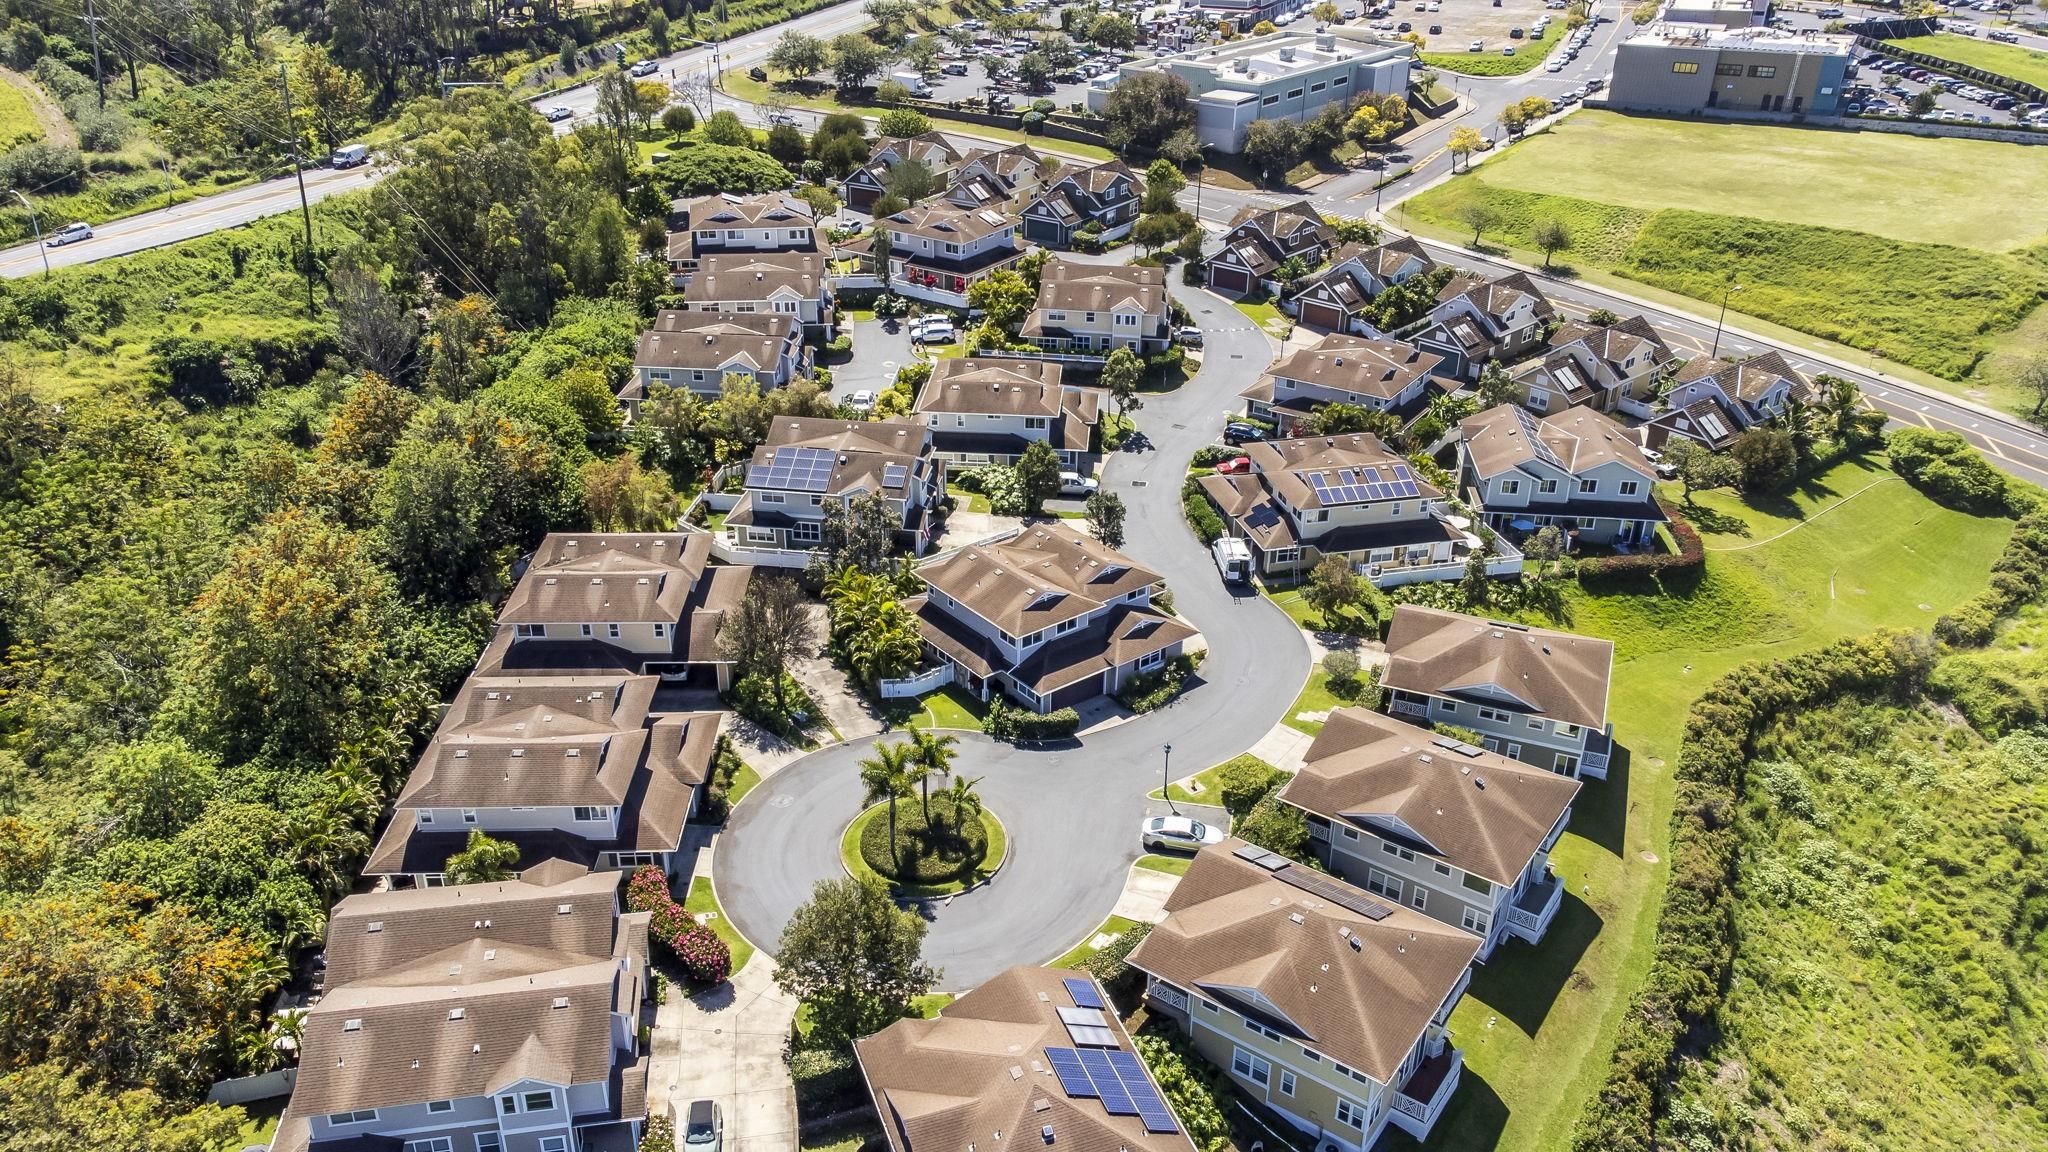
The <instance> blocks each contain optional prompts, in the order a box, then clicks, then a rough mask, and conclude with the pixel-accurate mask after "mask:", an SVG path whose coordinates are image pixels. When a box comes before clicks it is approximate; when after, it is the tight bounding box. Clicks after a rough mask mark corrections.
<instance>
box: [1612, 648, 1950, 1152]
mask: <svg viewBox="0 0 2048 1152" xmlns="http://www.w3.org/2000/svg"><path fill="white" fill-rule="evenodd" d="M1916 639H1917V638H1916V637H1914V636H1912V635H1910V634H1907V633H1903V632H1895V631H1893V632H1878V633H1874V634H1872V635H1869V636H1863V637H1854V638H1851V639H1847V640H1841V641H1837V642H1836V643H1834V644H1830V645H1828V646H1826V647H1824V648H1818V649H1815V650H1813V651H1811V652H1805V653H1801V654H1799V655H1797V656H1793V657H1789V658H1787V659H1784V660H1774V661H1758V662H1753V663H1750V664H1745V665H1743V666H1741V667H1739V668H1736V669H1734V670H1733V671H1731V672H1729V673H1728V674H1727V675H1725V676H1723V677H1721V678H1720V679H1719V680H1716V681H1715V682H1714V683H1713V684H1712V685H1710V686H1709V687H1708V688H1707V690H1706V692H1705V693H1703V694H1702V695H1701V696H1700V698H1699V699H1698V700H1697V701H1695V702H1694V704H1693V706H1692V710H1691V712H1690V714H1689V715H1688V716H1687V718H1686V724H1685V739H1684V743H1683V744H1682V745H1681V747H1680V749H1679V754H1678V768H1677V796H1676V798H1675V802H1674V804H1673V807H1672V813H1671V880H1670V884H1669V886H1668V887H1667V889H1666V891H1665V895H1664V906H1663V910H1662V911H1661V912H1660V913H1659V915H1658V917H1657V942H1656V948H1655V951H1654V952H1653V954H1652V956H1651V959H1650V970H1649V974H1648V975H1647V977H1646V978H1645V979H1644V982H1643V988H1642V990H1641V991H1640V992H1638V993H1637V994H1636V998H1635V1000H1634V1002H1633V1003H1631V1004H1630V1005H1629V1007H1628V1010H1627V1013H1626V1014H1625V1015H1624V1016H1623V1018H1622V1024H1621V1034H1620V1036H1619V1038H1618V1039H1617V1040H1616V1043H1615V1049H1614V1061H1613V1064H1612V1065H1611V1066H1610V1067H1609V1069H1608V1072H1607V1080H1606V1082H1605V1083H1604V1084H1603V1085H1602V1086H1601V1088H1600V1092H1599V1095H1598V1098H1597V1099H1596V1101H1595V1102H1594V1104H1593V1106H1592V1107H1590V1108H1588V1109H1587V1110H1586V1113H1585V1114H1584V1115H1583V1116H1581V1117H1580V1118H1579V1122H1578V1125H1577V1128H1576V1129H1575V1130H1574V1132H1573V1134H1572V1147H1573V1148H1574V1149H1575V1150H1576V1152H1651V1149H1652V1148H1653V1147H1655V1143H1654V1124H1655V1120H1656V1116H1657V1111H1658V1104H1659V1098H1660V1096H1661V1094H1662V1093H1663V1091H1664V1090H1665V1088H1666V1087H1667V1086H1668V1085H1669V1084H1670V1081H1671V1077H1672V1075H1673V1073H1674V1072H1675V1070H1676V1067H1677V1063H1678V1057H1679V1049H1680V1046H1681V1044H1683V1043H1685V1042H1686V1041H1687V1040H1688V1039H1689V1038H1692V1037H1693V1036H1695V1034H1696V1033H1697V1031H1698V1030H1700V1029H1702V1028H1703V1027H1705V1026H1707V1025H1708V1023H1709V1021H1710V1020H1711V1019H1712V1017H1713V1015H1714V1013H1715V1012H1716V1011H1717V1010H1718V1009H1719V1008H1720V1006H1721V1002H1722V999H1723V996H1724V994H1725V992H1726V989H1727V985H1728V979H1729V975H1730V971H1731V969H1732V967H1733V964H1734V959H1735V918H1734V894H1735V863H1736V855H1737V851H1738V847H1739V845H1738V842H1737V837H1736V834H1735V825H1734V821H1735V818H1736V812H1737V810H1738V809H1739V807H1740V803H1741V799H1742V796H1741V793H1742V784H1743V770H1744V766H1745V764H1746V763H1747V761H1748V759H1749V755H1750V752H1751V744H1752V742H1753V741H1754V740H1755V739H1756V738H1757V737H1758V736H1759V735H1760V734H1761V733H1762V731H1763V729H1764V727H1765V726H1766V725H1767V724H1768V723H1769V722H1770V721H1771V720H1772V719H1773V718H1774V717H1775V716H1777V715H1778V714H1779V713H1781V712H1784V711H1786V710H1787V709H1792V708H1804V707H1810V706H1812V705H1815V704H1818V703H1820V702H1822V701H1824V700H1826V699H1828V698H1830V697H1833V696H1836V695H1839V694H1841V693H1844V692H1854V691H1866V690H1871V689H1876V688H1882V687H1886V686H1888V685H1891V684H1894V683H1897V682H1899V681H1900V680H1902V679H1904V678H1907V677H1917V676H1918V675H1921V674H1924V673H1925V671H1926V670H1927V668H1928V667H1930V666H1931V665H1932V650H1931V648H1929V647H1928V646H1925V645H1921V644H1916V643H1915V640H1916Z"/></svg>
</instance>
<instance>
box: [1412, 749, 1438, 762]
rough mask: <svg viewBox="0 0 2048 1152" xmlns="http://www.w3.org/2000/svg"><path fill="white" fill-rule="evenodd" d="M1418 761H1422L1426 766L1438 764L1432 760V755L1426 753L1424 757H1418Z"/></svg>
mask: <svg viewBox="0 0 2048 1152" xmlns="http://www.w3.org/2000/svg"><path fill="white" fill-rule="evenodd" d="M1416 759H1417V760H1420V761H1422V762H1423V763H1424V764H1434V763H1436V760H1435V759H1433V758H1432V757H1431V756H1430V754H1429V753H1427V752H1424V753H1423V754H1422V755H1420V756H1417V757H1416Z"/></svg>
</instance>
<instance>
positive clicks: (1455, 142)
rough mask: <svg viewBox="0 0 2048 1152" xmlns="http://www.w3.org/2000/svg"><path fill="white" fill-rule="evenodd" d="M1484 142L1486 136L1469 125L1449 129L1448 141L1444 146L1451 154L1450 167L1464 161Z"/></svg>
mask: <svg viewBox="0 0 2048 1152" xmlns="http://www.w3.org/2000/svg"><path fill="white" fill-rule="evenodd" d="M1485 142H1486V138H1485V137H1483V136H1481V135H1480V134H1479V131H1478V129H1476V128H1473V127H1471V126H1469V125H1460V126H1459V127H1457V128H1453V129H1451V138H1450V141H1449V142H1448V143H1447V144H1445V145H1444V147H1445V148H1446V149H1447V150H1449V152H1450V154H1451V161H1452V167H1457V166H1458V165H1460V164H1463V163H1465V161H1466V160H1467V159H1468V158H1469V157H1470V156H1471V155H1472V153H1474V152H1477V151H1478V150H1479V146H1480V145H1481V144H1484V143H1485Z"/></svg>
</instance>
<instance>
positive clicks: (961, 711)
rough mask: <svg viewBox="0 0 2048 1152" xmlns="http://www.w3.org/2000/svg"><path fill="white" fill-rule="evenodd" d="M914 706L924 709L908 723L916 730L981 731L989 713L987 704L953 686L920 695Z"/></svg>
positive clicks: (916, 713) (915, 713)
mask: <svg viewBox="0 0 2048 1152" xmlns="http://www.w3.org/2000/svg"><path fill="white" fill-rule="evenodd" d="M912 703H914V704H916V705H920V706H921V707H920V708H919V710H918V711H916V712H913V713H911V714H910V719H909V720H908V721H907V722H906V723H907V724H908V726H909V727H912V728H962V729H965V730H967V731H969V732H979V731H981V718H982V717H983V716H984V715H986V714H987V713H988V706H987V705H985V704H983V703H982V702H981V701H979V700H976V699H975V698H974V697H972V696H969V695H968V694H967V693H966V692H964V691H962V690H960V689H959V688H958V687H956V686H954V685H951V684H948V685H946V686H945V687H944V688H941V689H939V690H938V691H936V692H932V693H929V694H927V695H924V696H920V697H918V698H917V699H916V700H915V701H913V702H912Z"/></svg>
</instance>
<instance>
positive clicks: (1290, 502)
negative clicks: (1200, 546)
mask: <svg viewBox="0 0 2048 1152" xmlns="http://www.w3.org/2000/svg"><path fill="white" fill-rule="evenodd" d="M1244 452H1245V455H1246V457H1248V458H1249V459H1250V460H1251V471H1250V472H1249V473H1237V474H1234V475H1220V474H1219V475H1210V476H1204V477H1202V478H1201V480H1200V484H1201V486H1202V493H1203V495H1205V496H1207V497H1208V498H1209V501H1210V502H1211V503H1213V504H1214V505H1216V508H1217V511H1218V512H1219V513H1221V514H1222V516H1223V519H1224V522H1225V523H1226V524H1227V525H1228V526H1229V531H1230V534H1231V535H1233V536H1238V537H1242V538H1243V539H1244V541H1245V542H1246V543H1247V544H1249V545H1250V546H1251V550H1252V559H1253V563H1254V564H1256V565H1257V566H1258V570H1259V571H1260V572H1261V573H1263V574H1265V575H1268V576H1294V575H1302V574H1306V573H1307V572H1308V571H1310V570H1311V569H1313V568H1314V567H1315V566H1316V565H1317V564H1319V563H1321V562H1322V560H1323V558H1324V557H1326V556H1342V557H1343V558H1344V559H1345V560H1346V561H1348V562H1350V563H1351V564H1352V565H1354V566H1355V567H1357V568H1360V569H1361V570H1363V571H1365V572H1366V573H1367V574H1369V575H1370V576H1372V577H1373V578H1374V579H1375V580H1376V581H1384V582H1387V583H1407V582H1409V580H1410V579H1413V578H1415V577H1416V576H1418V575H1422V574H1421V573H1417V572H1414V571H1412V570H1414V569H1422V568H1433V569H1435V571H1432V572H1430V573H1429V574H1427V575H1426V576H1422V578H1425V579H1455V578H1456V577H1457V576H1459V575H1460V574H1461V573H1462V572H1463V570H1464V569H1463V564H1462V559H1463V556H1464V554H1465V553H1467V552H1469V551H1470V550H1471V548H1472V547H1474V546H1475V545H1476V544H1477V541H1476V540H1475V539H1474V538H1472V537H1470V536H1468V535H1467V533H1466V532H1465V530H1464V529H1463V528H1462V527H1460V526H1459V525H1458V524H1456V523H1454V522H1453V521H1452V518H1451V517H1452V513H1451V512H1450V510H1449V509H1448V508H1447V507H1446V506H1445V504H1444V499H1443V497H1444V494H1443V493H1442V492H1440V491H1438V490H1437V488H1436V487H1435V486H1433V485H1431V484H1430V483H1429V482H1428V481H1426V480H1423V479H1421V478H1419V477H1417V476H1416V475H1415V472H1414V469H1413V468H1412V467H1411V466H1410V465H1409V463H1408V461H1406V460H1404V459H1402V458H1401V457H1400V456H1399V455H1397V454H1395V453H1393V452H1391V451H1389V450H1388V449H1387V446H1386V445H1384V444H1382V443H1380V440H1379V438H1378V437H1377V436H1373V435H1371V434H1369V433H1365V432H1353V433H1347V434H1344V435H1340V436H1308V437H1302V438H1300V439H1294V440H1268V441H1262V442H1256V443H1252V444H1248V445H1246V446H1245V449H1244ZM1397 577H1398V578H1397Z"/></svg>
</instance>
